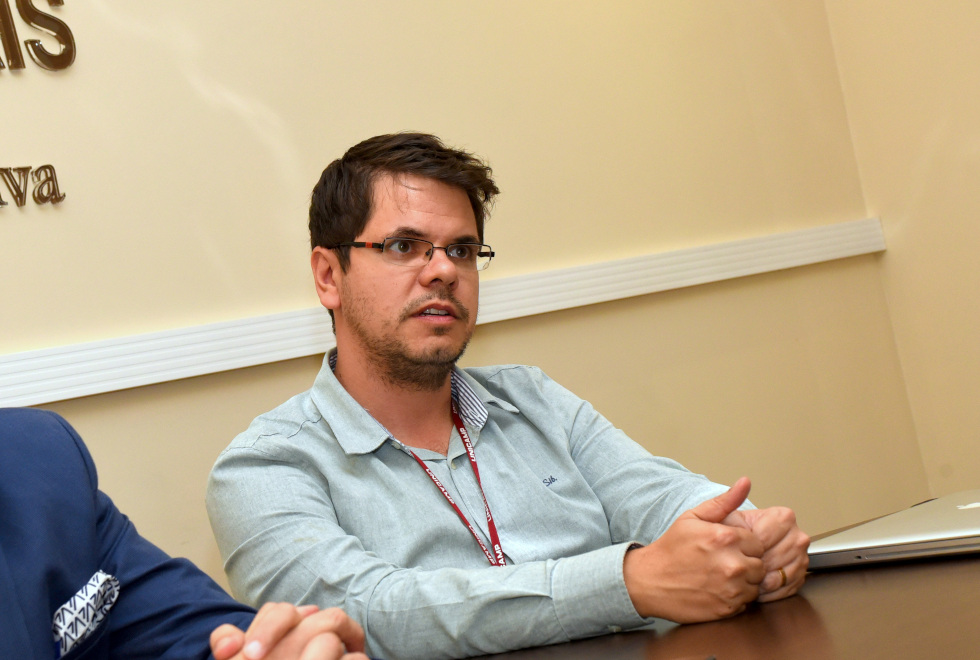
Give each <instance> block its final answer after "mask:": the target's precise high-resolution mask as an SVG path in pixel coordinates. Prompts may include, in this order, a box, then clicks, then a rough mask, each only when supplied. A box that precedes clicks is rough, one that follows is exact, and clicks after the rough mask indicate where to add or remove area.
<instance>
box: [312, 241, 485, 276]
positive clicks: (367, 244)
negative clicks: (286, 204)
mask: <svg viewBox="0 0 980 660" xmlns="http://www.w3.org/2000/svg"><path fill="white" fill-rule="evenodd" d="M394 241H414V242H416V243H427V244H428V245H429V249H428V250H426V251H425V253H424V254H425V256H426V257H427V259H426V260H425V262H424V263H426V264H427V263H429V262H430V261H432V255H433V254H434V253H435V251H436V250H442V251H443V252H445V253H446V256H447V257H449V260H450V261H452V262H453V263H454V264H456V265H457V266H459V265H463V264H466V263H467V262H465V261H459V260H457V259H453V257H452V256H450V254H449V250H450V249H452V248H454V247H456V246H457V245H465V246H467V247H477V248H478V249H477V252H476V257H477V259H479V258H480V257H484V258H486V261H484V262H482V263H483V266H482V267H481V266H480V265H479V264H480V262H478V261H474V262H473V265H474V266H475V268H474V269H473V270H475V271H477V272H479V271H482V270H486V269H487V267H488V266H489V265H490V260H491V259H493V257H494V254H495V253H494V251H493V248H491V247H490V246H489V245H487V244H486V243H450V244H449V245H446V246H445V247H440V246H438V245H436V244H435V243H433V242H432V241H427V240H425V239H424V238H412V237H410V236H389V237H387V238H386V239H384V241H382V242H380V243H378V242H377V241H352V242H349V243H337V245H333V246H331V247H329V248H327V249H328V250H335V249H337V248H341V247H353V248H373V249H375V250H380V252H381V255H382V256H384V255H385V254H390V252H389V251H388V250H385V246H386V245H388V244H389V243H391V242H394ZM483 248H486V249H483ZM385 262H386V263H389V264H391V265H393V266H402V267H404V268H412V267H413V266H412V264H402V263H398V262H397V261H390V260H387V259H386V260H385ZM418 265H419V264H416V265H415V266H416V267H417V266H418Z"/></svg>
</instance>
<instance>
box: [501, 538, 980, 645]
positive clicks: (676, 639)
mask: <svg viewBox="0 0 980 660" xmlns="http://www.w3.org/2000/svg"><path fill="white" fill-rule="evenodd" d="M486 657H487V658H499V659H501V660H503V659H506V660H557V659H559V658H561V659H562V660H566V659H570V660H576V659H582V660H584V659H586V658H589V659H593V658H602V659H605V658H614V659H624V660H641V659H642V660H707V659H709V658H715V659H717V660H743V659H753V660H754V659H763V658H764V659H766V660H781V659H786V660H789V659H792V660H807V659H820V660H847V659H850V658H854V659H861V660H869V659H874V658H887V659H889V660H892V659H894V660H898V659H901V660H911V659H917V658H928V659H930V660H932V659H934V658H935V659H940V658H941V659H944V660H945V659H946V658H980V557H977V556H976V555H974V556H971V557H960V558H947V559H940V560H932V561H928V562H918V563H903V564H892V565H887V566H869V567H865V568H860V569H845V570H837V571H828V572H822V573H815V574H811V575H810V576H809V577H808V578H807V582H806V584H805V585H804V586H803V589H802V590H801V591H800V593H799V594H798V595H796V596H794V597H792V598H788V599H786V600H782V601H778V602H775V603H768V604H765V605H753V606H752V607H750V608H749V610H747V611H746V612H744V613H742V614H740V615H738V616H736V617H733V618H731V619H726V620H724V621H716V622H712V623H701V624H696V625H686V626H675V625H672V624H665V625H663V627H659V626H658V627H655V628H654V629H653V630H642V631H634V632H626V633H620V634H617V635H607V636H604V637H597V638H594V639H588V640H582V641H578V642H571V643H568V644H557V645H554V646H547V647H541V648H536V649H526V650H523V651H514V652H512V653H504V654H500V655H494V656H486Z"/></svg>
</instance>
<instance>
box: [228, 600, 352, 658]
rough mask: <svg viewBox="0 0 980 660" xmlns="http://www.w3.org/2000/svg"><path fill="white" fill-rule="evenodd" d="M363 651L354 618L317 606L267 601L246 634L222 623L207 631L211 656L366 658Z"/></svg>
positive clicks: (337, 610)
mask: <svg viewBox="0 0 980 660" xmlns="http://www.w3.org/2000/svg"><path fill="white" fill-rule="evenodd" d="M363 650H364V631H363V630H362V629H361V627H360V626H359V625H358V624H357V622H355V621H354V620H353V619H351V618H350V617H349V616H347V614H345V613H344V612H343V611H342V610H340V609H337V608H331V609H327V610H320V609H319V608H317V606H316V605H303V606H301V607H296V606H295V605H291V604H289V603H266V604H265V605H263V606H262V608H261V609H259V612H258V614H256V615H255V619H254V620H253V621H252V625H250V626H249V627H248V630H247V631H246V632H242V631H241V630H240V629H238V628H237V627H235V626H233V625H231V624H228V623H226V624H224V625H222V626H219V627H217V628H215V629H214V631H213V632H212V633H211V653H212V654H213V655H214V657H215V660H339V659H340V658H343V660H367V656H365V655H364V654H363V653H361V652H362V651H363ZM348 651H350V653H348Z"/></svg>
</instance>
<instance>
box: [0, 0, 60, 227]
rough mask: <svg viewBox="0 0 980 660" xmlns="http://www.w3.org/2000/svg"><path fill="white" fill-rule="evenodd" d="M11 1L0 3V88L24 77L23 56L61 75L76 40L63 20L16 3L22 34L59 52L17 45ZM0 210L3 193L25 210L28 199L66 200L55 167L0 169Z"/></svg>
mask: <svg viewBox="0 0 980 660" xmlns="http://www.w3.org/2000/svg"><path fill="white" fill-rule="evenodd" d="M11 1H12V0H0V46H2V49H3V53H2V57H0V86H3V85H6V86H12V85H16V84H17V81H18V78H19V77H20V76H22V75H24V74H26V73H29V71H27V68H28V66H27V62H26V60H25V59H24V53H25V52H26V53H27V55H28V56H29V57H30V59H31V60H32V61H33V62H34V64H36V65H37V66H38V67H40V68H42V69H45V70H47V71H52V72H60V71H64V70H65V69H67V68H68V67H70V66H71V64H72V62H74V61H75V38H74V36H73V35H72V33H71V29H70V28H69V27H68V25H67V24H65V23H64V22H63V21H62V20H60V19H58V18H56V17H55V16H53V15H51V14H47V13H45V12H43V11H41V10H39V9H38V8H37V7H35V6H34V0H15V3H14V4H15V6H16V8H17V13H18V14H19V16H20V19H21V20H22V21H23V25H22V26H20V27H21V28H22V29H23V30H24V31H25V32H27V33H30V35H29V36H33V31H35V30H40V31H42V32H45V33H47V34H49V35H51V36H52V37H54V39H55V40H56V41H57V43H58V44H59V45H60V52H57V53H52V52H50V51H49V50H47V49H46V48H45V47H44V45H43V44H42V43H41V41H40V40H39V39H36V38H25V39H24V41H23V42H21V41H20V30H19V29H18V27H19V26H18V23H17V21H16V20H15V18H14V14H13V11H12V9H11V6H10V5H11ZM47 2H48V5H50V6H51V7H61V6H63V5H64V0H47ZM0 179H3V183H4V184H5V186H4V187H5V188H6V189H4V187H0V210H2V209H3V207H6V206H9V204H10V202H9V201H7V196H6V194H5V193H9V197H10V199H11V200H12V201H13V202H14V203H15V204H16V205H17V206H24V205H25V204H27V201H28V192H30V198H31V199H32V200H33V201H34V203H35V204H49V203H50V204H57V203H59V202H61V201H62V200H64V199H65V193H64V192H62V191H61V188H60V186H59V185H58V174H57V172H56V171H55V167H54V165H51V164H44V165H37V166H33V165H14V166H11V165H9V164H8V165H4V166H0Z"/></svg>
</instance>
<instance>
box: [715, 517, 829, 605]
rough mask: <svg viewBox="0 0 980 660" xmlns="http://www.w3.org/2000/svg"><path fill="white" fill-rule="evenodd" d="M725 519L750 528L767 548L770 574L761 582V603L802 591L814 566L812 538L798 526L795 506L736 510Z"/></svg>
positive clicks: (735, 524) (766, 567) (726, 521)
mask: <svg viewBox="0 0 980 660" xmlns="http://www.w3.org/2000/svg"><path fill="white" fill-rule="evenodd" d="M724 522H725V524H726V525H732V526H735V527H739V528H742V529H747V530H750V531H751V532H752V533H753V534H755V536H756V537H757V538H758V539H759V541H760V542H761V543H762V546H763V547H764V548H765V552H764V553H763V555H762V563H763V565H764V566H765V570H766V575H765V577H764V578H763V580H762V583H761V584H760V585H759V602H763V603H764V602H768V601H772V600H779V599H780V598H786V597H787V596H792V595H793V594H795V593H796V592H797V591H799V589H800V587H802V586H803V580H804V579H805V577H806V571H807V568H808V567H809V565H810V558H809V557H808V556H807V553H806V551H807V548H808V547H809V546H810V537H809V536H807V535H806V534H805V533H804V532H803V531H802V530H801V529H800V528H799V527H798V526H797V525H796V514H794V513H793V510H792V509H788V508H786V507H783V506H774V507H770V508H768V509H754V510H749V511H733V512H732V513H731V514H729V515H728V516H727V517H726V518H725V520H724Z"/></svg>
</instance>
